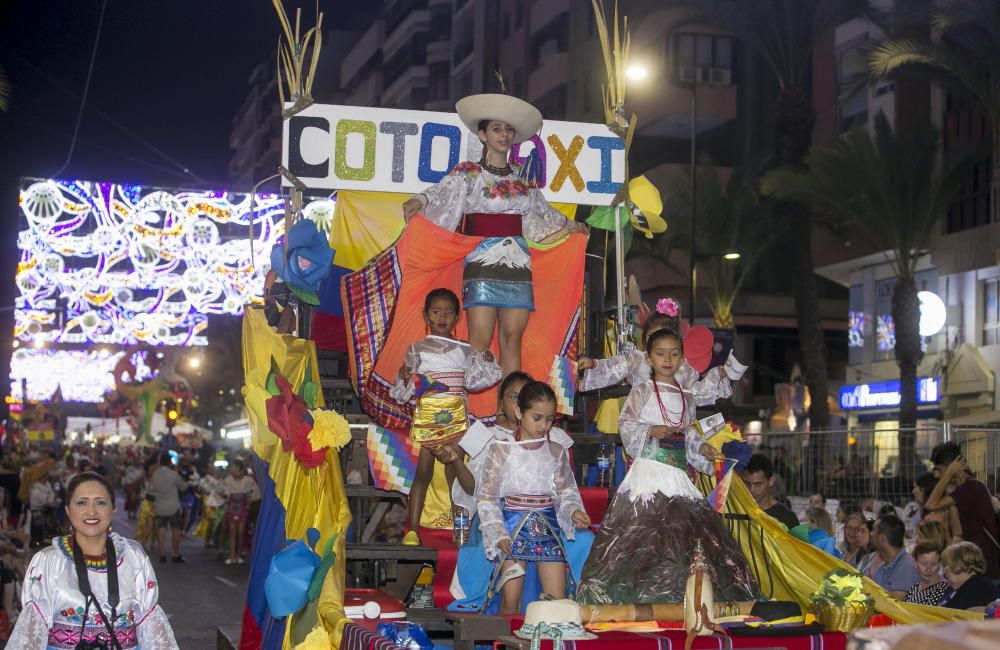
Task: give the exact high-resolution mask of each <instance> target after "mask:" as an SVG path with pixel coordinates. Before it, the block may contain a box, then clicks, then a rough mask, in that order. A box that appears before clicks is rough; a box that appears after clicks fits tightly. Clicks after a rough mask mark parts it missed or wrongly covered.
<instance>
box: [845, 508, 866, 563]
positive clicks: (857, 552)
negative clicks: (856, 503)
mask: <svg viewBox="0 0 1000 650" xmlns="http://www.w3.org/2000/svg"><path fill="white" fill-rule="evenodd" d="M871 552H872V550H871V524H870V523H869V522H868V521H866V520H865V517H864V515H862V514H861V513H860V512H852V513H850V514H849V515H847V519H846V520H845V521H844V557H843V560H844V562H846V563H848V564H850V565H851V566H852V567H854V568H855V569H860V568H861V566H862V564H863V562H864V561H865V559H866V558H868V556H869V555H870V554H871Z"/></svg>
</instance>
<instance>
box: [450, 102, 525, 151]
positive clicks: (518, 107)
mask: <svg viewBox="0 0 1000 650" xmlns="http://www.w3.org/2000/svg"><path fill="white" fill-rule="evenodd" d="M455 110H456V111H458V117H459V118H460V119H461V120H462V122H463V123H464V124H465V126H466V127H467V128H468V129H469V130H470V131H472V132H473V133H477V132H478V131H479V123H480V122H482V121H483V120H498V121H500V122H506V123H507V124H510V125H511V126H512V127H514V144H517V143H518V142H524V141H525V140H527V139H528V138H530V137H531V136H533V135H535V134H536V133H538V132H539V131H540V130H541V128H542V113H541V111H539V110H538V109H537V108H535V107H534V106H532V105H531V104H529V103H528V102H526V101H524V100H523V99H518V98H517V97H511V96H510V95H500V94H498V93H485V94H482V95H470V96H468V97H463V98H462V99H460V100H458V103H457V104H455Z"/></svg>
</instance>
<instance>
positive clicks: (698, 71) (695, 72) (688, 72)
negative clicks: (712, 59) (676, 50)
mask: <svg viewBox="0 0 1000 650" xmlns="http://www.w3.org/2000/svg"><path fill="white" fill-rule="evenodd" d="M680 77H681V81H682V82H683V83H688V84H698V83H704V82H705V80H706V79H705V77H706V75H705V68H698V67H695V66H693V65H682V66H681V70H680Z"/></svg>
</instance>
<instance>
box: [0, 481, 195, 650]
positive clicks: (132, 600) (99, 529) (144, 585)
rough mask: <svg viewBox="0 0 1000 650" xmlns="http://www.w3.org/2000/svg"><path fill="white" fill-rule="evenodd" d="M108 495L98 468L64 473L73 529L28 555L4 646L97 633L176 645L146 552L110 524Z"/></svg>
mask: <svg viewBox="0 0 1000 650" xmlns="http://www.w3.org/2000/svg"><path fill="white" fill-rule="evenodd" d="M114 503H115V501H114V492H113V491H112V489H111V485H110V484H109V483H108V481H107V479H105V478H104V477H103V476H100V475H99V474H94V473H93V472H83V473H82V474H77V475H76V476H75V477H74V478H73V480H72V481H70V484H69V486H68V487H67V490H66V514H67V516H68V518H69V521H70V523H71V524H72V526H73V531H74V532H73V534H71V535H65V536H62V537H56V538H55V539H53V540H52V546H50V547H48V548H46V549H44V550H42V551H41V552H39V553H38V554H36V555H35V557H33V558H32V559H31V564H29V565H28V570H27V572H26V575H25V579H24V590H23V593H22V603H23V605H24V610H23V611H22V613H21V616H20V617H19V618H18V619H17V625H15V627H14V631H13V633H12V635H11V638H10V640H9V641H8V642H7V647H8V648H17V649H18V650H72V649H73V648H76V647H77V644H78V643H80V642H81V641H83V642H88V641H89V642H96V641H98V640H99V639H103V640H104V643H105V644H106V647H108V648H117V649H119V650H132V649H139V650H176V648H177V642H176V641H175V640H174V633H173V631H172V630H171V629H170V623H169V621H168V620H167V616H166V614H164V613H163V610H162V609H160V606H159V605H158V604H157V598H158V595H159V590H158V587H157V582H156V575H155V574H154V573H153V567H152V565H151V564H150V562H149V558H148V557H146V553H145V552H143V550H142V546H141V545H140V544H139V543H138V542H135V541H132V540H130V539H125V538H124V537H122V536H121V535H117V534H115V533H111V532H110V530H109V529H110V526H111V519H112V517H113V516H114V512H115V507H114ZM85 594H86V595H85ZM95 647H96V646H95Z"/></svg>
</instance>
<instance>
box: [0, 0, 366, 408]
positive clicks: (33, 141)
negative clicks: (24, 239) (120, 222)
mask: <svg viewBox="0 0 1000 650" xmlns="http://www.w3.org/2000/svg"><path fill="white" fill-rule="evenodd" d="M101 4H102V2H101V0H30V1H27V2H23V1H22V2H17V1H15V0H2V1H0V65H2V66H3V67H4V69H5V70H6V72H7V75H8V76H9V77H10V80H11V83H12V85H13V96H12V98H11V107H10V110H9V111H8V112H6V113H3V112H0V152H2V153H0V215H2V216H0V219H2V220H0V224H2V227H3V231H2V232H3V235H2V237H3V240H2V241H3V247H2V248H0V254H2V257H0V307H4V306H9V305H12V304H13V299H14V285H13V278H14V273H15V270H16V263H17V254H16V232H17V222H18V209H17V190H18V179H19V177H21V176H40V177H44V176H52V175H53V174H54V173H55V172H56V171H57V170H58V169H59V168H60V167H62V165H63V162H64V161H65V159H66V155H67V152H68V150H69V146H70V141H71V139H72V134H73V128H74V125H75V121H76V117H77V113H78V110H79V107H80V98H81V96H82V94H83V88H84V83H85V80H86V77H87V68H88V65H89V62H90V56H91V51H92V48H93V46H94V38H95V35H96V33H97V25H98V18H99V16H100V13H101ZM352 4H354V3H353V2H351V1H350V0H321V1H320V2H319V6H320V8H321V9H322V10H324V11H325V12H326V16H325V18H324V25H325V26H328V27H333V26H334V25H335V24H337V21H343V20H345V19H347V17H349V15H350V13H351V9H350V6H351V5H352ZM295 6H301V7H302V8H303V14H304V16H303V22H304V24H305V25H307V26H311V25H312V24H313V22H314V15H315V10H316V3H315V2H296V0H286V9H287V10H288V11H289V13H290V14H292V15H293V16H294V8H295ZM293 20H294V18H293ZM279 34H280V25H279V22H278V18H277V14H276V13H275V10H274V7H273V5H272V3H271V0H166V1H164V0H108V1H107V8H106V10H105V15H104V25H103V29H102V33H101V38H100V44H99V46H98V50H97V58H96V60H95V63H94V71H93V76H92V80H91V86H90V93H89V96H88V100H87V109H86V110H85V112H84V114H83V121H82V124H81V127H80V133H79V137H78V139H77V143H76V148H75V152H74V154H73V158H72V160H71V161H70V163H69V165H68V166H67V167H66V169H65V171H63V172H62V173H61V174H60V176H61V177H64V178H69V177H71V178H77V179H85V180H108V181H121V182H134V183H140V184H146V185H166V186H183V187H191V188H199V187H204V188H211V187H225V186H226V185H227V183H226V181H227V167H228V163H229V157H230V149H229V135H230V130H231V125H232V120H233V118H234V116H235V115H236V112H237V110H238V109H239V107H240V106H241V104H242V103H243V101H244V99H245V98H246V94H247V79H248V78H249V76H250V73H251V71H252V70H253V67H254V66H255V65H257V64H258V63H267V64H268V65H273V64H274V54H273V53H274V48H275V46H276V44H277V41H278V36H279ZM275 101H277V97H275ZM183 167H187V168H188V169H189V170H190V171H191V172H192V174H193V175H189V174H185V173H184V172H183V171H182V168H183ZM12 328H13V315H12V313H11V312H10V311H4V312H0V369H2V370H0V375H3V376H5V375H6V369H7V367H8V365H7V363H8V361H7V360H8V359H9V355H10V347H9V345H10V340H11V331H12ZM4 392H6V390H4V389H3V388H0V393H4Z"/></svg>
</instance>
